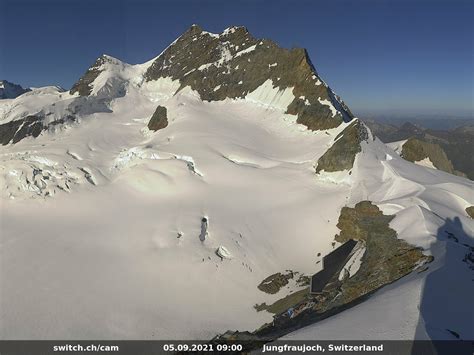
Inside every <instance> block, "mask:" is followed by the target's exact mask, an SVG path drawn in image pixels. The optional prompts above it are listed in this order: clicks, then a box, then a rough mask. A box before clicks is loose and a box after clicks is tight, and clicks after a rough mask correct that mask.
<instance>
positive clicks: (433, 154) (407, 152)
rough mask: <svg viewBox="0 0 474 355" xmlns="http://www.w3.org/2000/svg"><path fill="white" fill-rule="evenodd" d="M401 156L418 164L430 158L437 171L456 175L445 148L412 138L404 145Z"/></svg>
mask: <svg viewBox="0 0 474 355" xmlns="http://www.w3.org/2000/svg"><path fill="white" fill-rule="evenodd" d="M400 156H401V157H402V158H404V159H406V160H408V161H411V162H418V161H422V160H424V159H426V158H428V159H429V160H430V161H431V162H432V163H433V165H434V166H435V167H436V168H437V169H439V170H443V171H446V172H447V173H450V174H454V173H455V171H454V168H453V164H451V162H450V161H449V159H448V157H447V156H446V153H445V152H444V150H443V148H441V147H440V146H439V145H438V144H436V143H429V142H425V141H422V140H420V139H417V138H410V139H408V140H407V141H406V142H405V143H404V144H403V147H402V152H401V155H400Z"/></svg>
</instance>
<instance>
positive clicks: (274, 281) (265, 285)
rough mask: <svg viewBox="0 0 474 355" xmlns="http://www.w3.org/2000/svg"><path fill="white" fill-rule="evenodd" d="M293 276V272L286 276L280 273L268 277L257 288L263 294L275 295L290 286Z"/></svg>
mask: <svg viewBox="0 0 474 355" xmlns="http://www.w3.org/2000/svg"><path fill="white" fill-rule="evenodd" d="M293 276H294V274H293V272H292V271H288V272H287V273H286V274H282V273H281V272H278V273H276V274H273V275H270V276H268V277H267V278H266V279H265V280H263V281H262V282H261V283H260V284H259V285H258V286H257V287H258V289H259V290H260V291H262V292H265V293H269V294H275V293H277V292H278V291H280V289H281V288H282V287H284V286H286V285H288V281H289V280H291V279H292V278H293Z"/></svg>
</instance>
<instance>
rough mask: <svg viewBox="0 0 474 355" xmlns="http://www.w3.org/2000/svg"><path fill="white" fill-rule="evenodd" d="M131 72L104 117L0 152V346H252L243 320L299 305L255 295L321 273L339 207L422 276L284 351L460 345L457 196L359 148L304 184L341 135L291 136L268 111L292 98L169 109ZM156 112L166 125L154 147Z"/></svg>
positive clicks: (462, 303)
mask: <svg viewBox="0 0 474 355" xmlns="http://www.w3.org/2000/svg"><path fill="white" fill-rule="evenodd" d="M149 63H150V62H148V65H149ZM146 68H147V64H146V63H145V64H142V65H138V66H130V65H124V64H123V63H121V62H120V63H119V62H117V61H115V60H114V61H113V63H112V64H110V67H107V68H106V71H104V72H103V73H101V74H100V75H99V77H98V78H97V79H96V81H95V82H94V88H93V91H92V96H91V97H90V98H88V101H87V102H88V104H90V105H93V104H94V102H96V101H97V102H98V101H99V100H100V99H101V98H103V97H104V96H103V95H105V96H107V97H113V100H112V101H111V102H110V106H109V108H110V111H111V112H105V111H103V112H94V113H90V114H89V113H87V114H83V115H82V116H81V117H80V124H77V123H74V124H71V125H70V126H68V128H67V129H64V130H62V131H61V132H50V133H48V132H45V133H43V134H42V135H40V136H39V137H38V138H36V139H33V138H27V139H24V140H22V141H20V142H19V143H17V144H14V145H7V146H3V147H1V148H0V162H1V164H0V186H1V191H0V193H1V200H0V231H1V236H0V261H1V266H0V288H1V295H0V338H2V339H210V338H212V337H214V336H215V335H216V334H218V333H222V332H224V331H226V330H228V329H232V330H242V331H244V330H254V329H256V328H258V327H259V326H261V325H262V324H263V323H265V322H271V320H272V314H270V313H268V312H266V311H263V312H256V310H255V309H254V305H255V304H259V303H262V302H266V303H267V304H270V303H272V302H274V301H276V300H278V299H280V298H282V297H284V296H286V295H287V294H289V293H290V292H294V291H296V290H298V289H299V288H298V286H297V285H296V284H294V283H292V282H291V283H290V284H289V286H288V288H284V289H282V290H281V291H280V292H279V293H277V294H274V295H270V294H266V293H263V292H261V291H260V290H258V289H257V285H258V284H259V283H260V282H261V281H262V280H263V279H265V278H266V277H267V276H269V275H271V274H273V273H277V272H283V271H285V270H293V271H298V272H300V273H303V274H306V275H311V274H314V273H315V272H317V271H319V269H320V268H321V266H320V264H317V263H316V261H317V258H316V254H317V253H321V254H322V255H325V254H327V253H329V252H330V251H331V250H333V246H332V245H331V244H332V243H333V242H334V236H335V235H336V234H337V233H338V232H339V229H338V228H337V227H336V224H337V221H338V218H339V213H340V210H341V208H342V207H343V206H346V205H348V206H353V205H354V204H355V203H357V202H359V201H361V200H364V199H368V200H371V201H373V202H374V203H375V204H377V205H378V206H379V207H380V208H381V209H382V210H383V211H384V213H386V214H395V215H396V217H395V218H394V219H393V221H392V222H391V227H392V228H393V229H395V230H396V231H397V232H398V236H399V238H402V239H405V240H406V241H407V242H409V243H411V244H414V245H417V246H420V247H421V248H423V250H424V252H425V253H426V254H431V255H433V256H434V257H435V262H434V263H433V264H431V265H430V266H429V269H428V271H425V272H423V273H420V274H412V275H410V276H408V277H407V278H404V279H402V280H399V281H397V282H396V283H394V284H392V285H390V286H387V287H386V288H384V289H382V290H381V291H379V292H377V293H376V294H375V295H374V296H373V297H372V298H371V299H369V300H368V301H366V302H365V303H362V304H360V305H359V306H356V307H354V308H353V309H350V310H348V311H345V312H343V313H341V314H339V315H337V316H334V317H332V318H330V319H327V320H325V321H322V322H320V323H318V324H316V325H313V326H311V327H307V328H304V329H301V330H299V331H297V332H295V333H294V334H291V335H289V336H288V337H289V338H291V339H325V338H333V339H335V338H341V339H349V338H354V339H356V338H357V339H359V338H364V339H369V338H373V337H376V338H379V339H399V338H403V339H411V338H413V337H417V338H427V337H433V336H434V337H438V338H449V336H450V333H447V332H446V329H451V330H453V331H456V332H458V333H459V334H461V336H462V338H463V339H474V333H473V328H472V323H471V324H469V319H471V320H472V307H467V308H466V305H468V306H469V305H471V303H472V301H471V299H470V297H471V295H472V294H473V293H474V288H473V283H472V270H470V269H469V268H468V266H467V264H466V263H465V262H463V261H462V259H463V256H464V254H465V253H466V250H467V249H466V247H465V246H463V243H464V244H469V245H471V246H472V245H474V241H473V237H472V235H473V230H474V222H473V220H472V219H470V218H469V217H468V216H467V215H466V213H465V208H466V207H467V206H470V205H474V194H473V188H474V186H473V183H472V182H471V181H469V180H467V179H464V178H460V177H457V176H454V175H450V174H447V173H444V172H442V171H438V170H434V169H430V168H426V167H423V166H418V165H415V164H412V163H409V162H407V161H405V160H403V159H402V158H400V157H399V156H398V155H397V154H396V153H395V152H394V151H393V150H392V149H391V148H389V147H387V146H385V145H384V144H382V143H381V142H380V141H379V140H378V139H376V140H375V141H372V140H369V142H368V143H366V142H364V143H363V144H362V152H361V153H360V154H358V155H357V157H356V162H355V166H354V168H353V169H352V171H351V172H349V171H344V172H337V173H324V172H323V173H322V174H321V175H316V174H315V172H314V164H315V162H316V161H317V159H318V158H319V157H320V156H321V155H322V154H323V153H324V152H325V151H326V150H327V149H328V148H329V147H330V146H331V145H332V144H333V140H334V138H335V137H336V136H337V134H338V133H340V132H341V131H342V130H343V129H344V128H345V127H346V126H347V125H348V124H347V123H344V124H342V125H340V126H339V127H338V128H334V129H331V130H327V131H314V132H313V131H309V130H307V129H306V127H305V126H302V125H299V124H297V123H296V119H295V117H294V116H290V115H287V114H285V113H284V111H285V110H286V107H287V106H288V104H289V103H290V102H291V101H292V100H293V96H292V93H291V89H288V90H284V91H279V90H278V89H276V88H274V87H273V85H272V82H271V81H268V82H266V83H265V84H264V85H262V86H261V87H260V88H258V89H257V90H256V91H254V92H253V93H249V94H248V95H247V97H246V98H245V99H239V100H230V99H226V100H224V101H219V102H203V101H201V100H200V98H199V95H198V94H197V93H196V92H193V91H191V90H190V89H189V88H185V89H183V90H181V91H179V92H178V93H176V94H175V92H176V90H177V89H178V87H179V83H177V82H173V81H172V80H170V79H169V78H165V79H159V80H157V81H155V82H148V83H144V82H143V79H142V75H143V73H144V71H145V70H146ZM117 72H120V73H121V74H120V75H118V76H117V75H115V74H116V73H117ZM122 89H123V90H124V92H123V93H122V92H121V90H122ZM35 95H36V96H35ZM76 99H77V97H75V96H73V95H69V94H68V93H62V92H60V91H59V90H57V89H52V88H46V89H44V88H43V89H36V90H33V91H32V92H30V93H27V94H25V95H22V96H20V97H18V98H17V99H14V100H4V101H0V112H2V116H0V117H3V119H4V120H5V121H8V120H12V119H15V117H20V116H24V115H25V114H30V113H33V112H36V111H37V110H38V108H40V107H41V109H43V110H49V111H50V112H52V115H55V114H57V115H60V114H62V112H64V107H65V106H64V101H68V103H69V102H70V101H71V100H72V101H74V100H76ZM328 102H329V101H328ZM53 103H55V105H54V106H53ZM157 105H162V106H165V107H166V108H167V111H168V126H167V127H166V128H164V129H162V130H159V131H157V132H152V131H149V130H148V129H147V128H146V125H147V123H148V120H149V118H150V117H151V115H152V114H153V112H154V111H155V109H156V107H157ZM331 109H334V107H332V105H331ZM334 110H335V109H334ZM1 122H3V121H1ZM203 218H207V219H208V220H207V222H206V237H205V238H203V239H204V241H202V240H201V238H200V235H201V233H202V219H203ZM445 230H446V231H449V232H452V233H455V235H456V237H457V238H458V239H459V240H458V242H455V241H453V240H452V239H451V238H448V237H447V235H448V234H446V233H445ZM363 252H364V250H361V251H360V253H359V254H358V255H357V256H356V257H354V259H353V260H351V269H350V270H349V272H350V274H351V275H352V274H353V273H355V272H356V271H357V269H358V268H359V267H360V258H361V257H362V255H363ZM448 261H449V263H448ZM348 267H349V266H348ZM426 293H428V296H426ZM427 302H428V303H427ZM443 304H448V305H449V306H447V307H443ZM434 307H440V308H436V309H437V312H428V310H432V309H435V308H434ZM469 308H470V309H469ZM469 317H471V318H469ZM360 324H364V326H360Z"/></svg>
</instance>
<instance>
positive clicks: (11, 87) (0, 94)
mask: <svg viewBox="0 0 474 355" xmlns="http://www.w3.org/2000/svg"><path fill="white" fill-rule="evenodd" d="M28 91H31V89H28V88H27V89H24V88H23V87H21V85H17V84H14V83H11V82H9V81H7V80H0V99H14V98H15V97H18V96H20V95H22V94H24V93H25V92H28Z"/></svg>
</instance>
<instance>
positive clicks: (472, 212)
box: [466, 206, 474, 219]
mask: <svg viewBox="0 0 474 355" xmlns="http://www.w3.org/2000/svg"><path fill="white" fill-rule="evenodd" d="M466 213H467V214H468V216H469V217H471V218H472V219H474V206H469V207H467V208H466Z"/></svg>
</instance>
